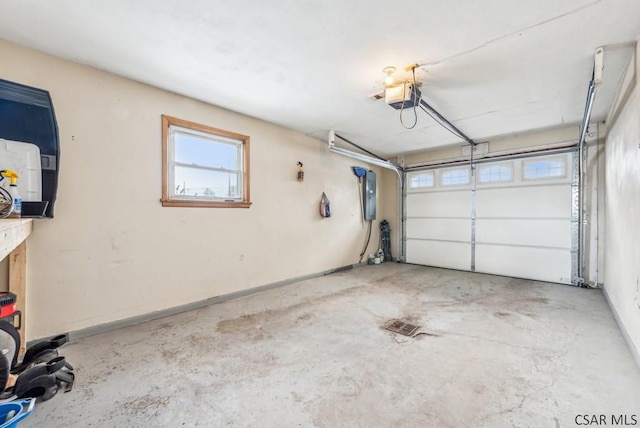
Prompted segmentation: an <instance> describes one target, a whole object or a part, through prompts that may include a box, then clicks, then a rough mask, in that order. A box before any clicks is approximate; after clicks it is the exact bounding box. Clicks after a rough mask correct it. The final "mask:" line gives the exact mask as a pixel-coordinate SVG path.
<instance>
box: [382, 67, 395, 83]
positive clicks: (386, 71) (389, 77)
mask: <svg viewBox="0 0 640 428" xmlns="http://www.w3.org/2000/svg"><path fill="white" fill-rule="evenodd" d="M382 72H383V73H384V74H386V75H387V76H386V77H385V78H384V83H385V85H391V84H392V83H393V73H395V72H396V68H395V67H393V66H389V67H385V68H383V69H382Z"/></svg>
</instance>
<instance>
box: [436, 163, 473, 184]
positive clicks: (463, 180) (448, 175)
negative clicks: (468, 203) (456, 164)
mask: <svg viewBox="0 0 640 428" xmlns="http://www.w3.org/2000/svg"><path fill="white" fill-rule="evenodd" d="M470 181H471V175H470V174H469V168H466V167H465V168H451V169H445V170H442V171H441V172H440V185H441V186H456V185H461V184H469V183H470Z"/></svg>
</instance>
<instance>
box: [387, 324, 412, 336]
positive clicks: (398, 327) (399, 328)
mask: <svg viewBox="0 0 640 428" xmlns="http://www.w3.org/2000/svg"><path fill="white" fill-rule="evenodd" d="M384 328H385V329H387V330H389V331H393V332H394V333H400V334H403V335H405V336H412V335H413V333H415V332H416V330H418V328H419V327H418V326H417V325H414V324H409V323H408V322H404V321H400V320H391V321H389V322H388V323H386V324H385V326H384Z"/></svg>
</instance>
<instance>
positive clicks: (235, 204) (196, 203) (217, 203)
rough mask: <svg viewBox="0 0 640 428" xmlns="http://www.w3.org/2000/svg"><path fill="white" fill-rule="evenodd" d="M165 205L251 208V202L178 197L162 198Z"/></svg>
mask: <svg viewBox="0 0 640 428" xmlns="http://www.w3.org/2000/svg"><path fill="white" fill-rule="evenodd" d="M160 202H162V206H163V207H186V208H249V207H251V202H224V201H190V200H184V201H183V200H178V199H161V200H160Z"/></svg>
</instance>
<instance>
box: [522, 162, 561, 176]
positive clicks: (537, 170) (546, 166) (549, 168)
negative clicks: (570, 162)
mask: <svg viewBox="0 0 640 428" xmlns="http://www.w3.org/2000/svg"><path fill="white" fill-rule="evenodd" d="M566 175H567V162H566V159H565V158H545V159H532V160H525V161H523V165H522V178H523V179H524V180H544V179H552V178H563V177H566Z"/></svg>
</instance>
